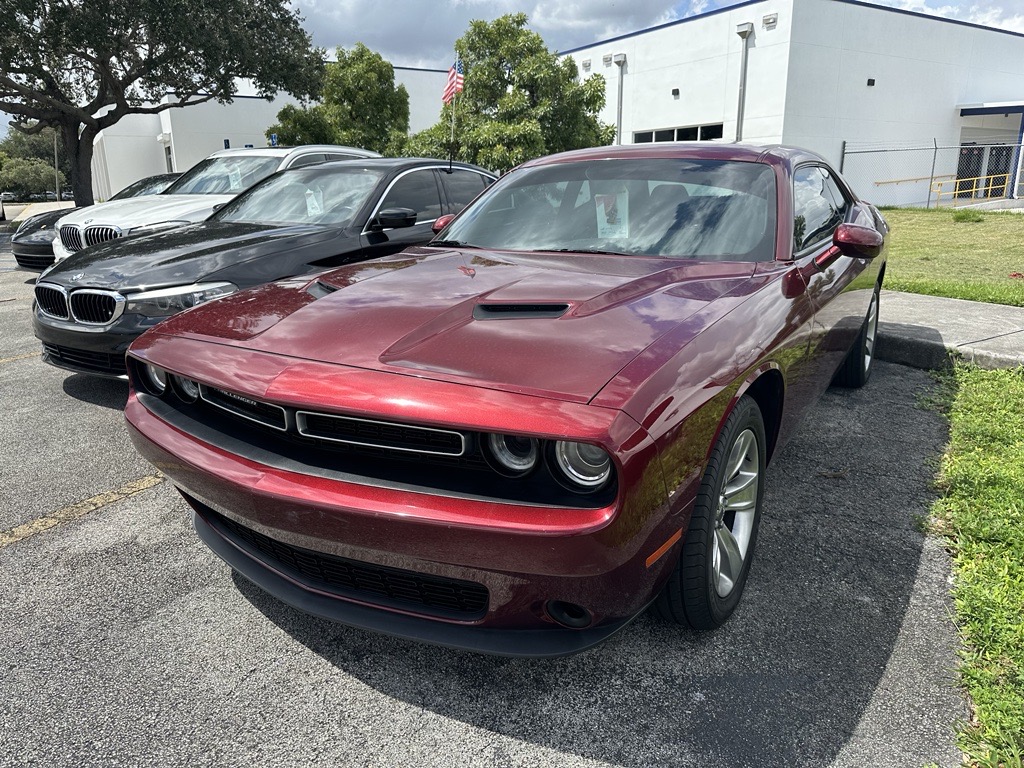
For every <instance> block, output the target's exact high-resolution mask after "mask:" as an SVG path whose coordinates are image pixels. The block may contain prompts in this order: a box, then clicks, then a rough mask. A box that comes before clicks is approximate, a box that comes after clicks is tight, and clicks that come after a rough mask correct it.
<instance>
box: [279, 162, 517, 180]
mask: <svg viewBox="0 0 1024 768" xmlns="http://www.w3.org/2000/svg"><path fill="white" fill-rule="evenodd" d="M354 164H355V165H359V166H360V167H362V168H373V169H379V170H382V171H389V170H393V169H402V168H418V167H421V166H430V167H433V166H437V167H443V168H447V167H448V166H449V165H450V166H451V167H452V168H459V169H461V170H465V171H477V172H478V173H486V174H487V175H488V176H494V177H497V175H498V174H496V173H494V172H493V171H488V170H487V169H486V168H481V167H480V166H478V165H473V164H472V163H460V162H449V161H448V160H440V159H438V158H430V157H369V158H351V159H349V160H329V161H328V162H326V163H318V164H317V165H304V166H301V167H300V168H291V169H289V170H316V169H318V168H319V169H327V168H332V167H344V166H350V165H354Z"/></svg>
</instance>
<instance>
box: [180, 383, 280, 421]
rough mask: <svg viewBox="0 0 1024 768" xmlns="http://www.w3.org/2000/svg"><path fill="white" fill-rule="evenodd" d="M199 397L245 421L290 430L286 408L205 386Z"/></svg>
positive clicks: (202, 387)
mask: <svg viewBox="0 0 1024 768" xmlns="http://www.w3.org/2000/svg"><path fill="white" fill-rule="evenodd" d="M199 396H200V397H202V398H203V400H205V401H206V402H207V403H209V404H210V405H212V406H215V407H217V408H220V409H221V410H225V411H227V412H228V413H231V414H234V415H235V416H241V417H242V418H243V419H248V420H249V421H255V422H257V423H259V424H263V425H265V426H268V427H272V428H273V429H277V430H280V431H282V432H283V431H285V430H286V429H287V428H288V416H287V413H286V412H285V410H284V408H282V407H281V406H279V405H271V404H270V403H261V402H258V401H256V400H251V399H249V398H248V397H243V396H242V395H236V394H235V393H234V392H228V391H227V390H224V389H217V388H216V387H208V386H206V385H205V384H201V385H200V386H199Z"/></svg>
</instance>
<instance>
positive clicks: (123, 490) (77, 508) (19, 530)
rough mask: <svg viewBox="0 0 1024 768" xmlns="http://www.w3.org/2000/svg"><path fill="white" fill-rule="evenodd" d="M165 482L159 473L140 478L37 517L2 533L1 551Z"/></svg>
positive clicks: (0, 534) (0, 538)
mask: <svg viewBox="0 0 1024 768" xmlns="http://www.w3.org/2000/svg"><path fill="white" fill-rule="evenodd" d="M163 481H164V475H163V474H161V473H159V472H158V473H157V474H155V475H147V476H146V477H140V478H139V479H138V480H133V481H132V482H130V483H127V484H126V485H122V486H121V487H120V488H117V489H115V490H113V491H107V492H106V493H100V494H97V495H96V496H93V497H92V498H90V499H86V500H85V501H79V502H78V503H77V504H72V505H71V506H70V507H64V508H63V509H58V510H57V511H56V512H51V513H50V514H48V515H43V516H42V517H37V518H36V519H35V520H32V521H30V522H27V523H24V524H23V525H19V526H18V527H16V528H11V529H10V530H9V531H0V549H3V548H4V547H6V546H9V545H11V544H14V543H15V542H18V541H22V540H23V539H27V538H29V537H30V536H35V535H36V534H37V533H42V532H43V531H47V530H49V529H50V528H53V527H54V526H57V525H60V524H61V523H68V522H71V521H72V520H77V519H78V518H80V517H84V516H85V515H87V514H89V513H90V512H95V511H96V510H97V509H100V508H101V507H105V506H107V505H108V504H113V503H114V502H115V501H121V499H126V498H128V497H129V496H134V495H135V494H136V493H141V492H142V491H145V490H146V489H148V488H152V487H153V486H154V485H159V484H160V483H162V482H163Z"/></svg>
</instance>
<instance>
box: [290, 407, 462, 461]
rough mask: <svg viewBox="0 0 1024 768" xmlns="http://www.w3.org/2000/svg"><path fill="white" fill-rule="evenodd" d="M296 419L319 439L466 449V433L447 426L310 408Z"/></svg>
mask: <svg viewBox="0 0 1024 768" xmlns="http://www.w3.org/2000/svg"><path fill="white" fill-rule="evenodd" d="M295 421H296V427H297V429H298V432H299V434H300V435H302V436H303V437H312V438H315V439H318V440H329V441H332V442H338V443H347V444H348V445H359V446H365V447H368V448H387V449H390V450H394V451H408V452H411V453H431V454H437V455H441V456H462V455H463V454H464V453H465V452H466V438H465V437H464V436H463V435H462V433H460V432H454V431H451V430H447V429H433V428H430V427H416V426H411V425H408V424H395V423H393V422H387V421H374V420H372V419H358V418H353V417H351V416H334V415H332V414H326V413H311V412H309V411H298V412H297V413H296V414H295Z"/></svg>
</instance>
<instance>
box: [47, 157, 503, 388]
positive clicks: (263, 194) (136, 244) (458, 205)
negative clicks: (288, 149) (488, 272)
mask: <svg viewBox="0 0 1024 768" xmlns="http://www.w3.org/2000/svg"><path fill="white" fill-rule="evenodd" d="M494 179H495V176H494V175H493V174H492V173H490V172H489V171H486V170H484V169H483V168H478V167H476V166H472V165H467V164H463V163H448V162H446V161H440V160H427V159H408V158H403V159H390V158H379V159H378V158H373V159H360V160H344V161H340V162H333V163H325V164H323V165H314V166H307V167H304V168H295V169H292V170H287V171H281V172H279V173H276V174H274V175H273V176H270V177H269V178H267V179H265V180H263V181H262V182H260V183H258V184H256V185H255V186H253V187H252V188H250V189H249V190H248V191H246V192H244V193H242V194H241V195H239V196H238V197H236V198H234V199H233V200H232V201H231V202H229V203H227V204H226V205H225V206H224V207H223V208H221V209H220V210H218V211H216V212H214V214H213V215H212V216H210V218H208V219H206V220H205V221H202V222H199V223H197V224H192V225H189V226H185V227H181V228H179V229H174V230H169V231H163V232H154V233H152V234H148V235H147V234H141V235H139V236H132V237H127V238H122V239H118V240H112V241H109V242H106V243H101V244H99V245H95V246H93V247H91V248H86V249H84V250H82V251H79V252H77V253H75V254H74V255H72V256H71V257H70V258H68V259H66V260H64V261H62V262H60V263H58V264H57V265H55V266H54V267H51V268H50V269H48V270H47V271H45V272H43V274H42V275H40V276H39V280H38V281H37V282H36V288H35V301H34V302H33V307H32V312H33V320H32V325H33V330H34V332H35V335H36V337H37V338H38V339H39V340H40V341H42V342H43V360H44V361H45V362H47V363H50V364H51V365H55V366H57V367H59V368H65V369H68V370H72V371H75V372H78V373H87V374H94V375H98V376H123V375H124V374H125V362H124V355H125V350H127V348H128V345H129V344H130V343H131V342H132V341H133V340H134V339H135V338H136V337H137V336H139V335H140V334H141V333H142V332H143V331H145V330H147V329H148V328H151V327H152V326H154V325H156V324H157V323H158V322H160V321H161V320H163V319H165V318H167V317H169V316H171V315H174V314H176V313H178V312H181V311H183V310H186V309H189V308H191V307H194V306H196V305H198V304H202V303H204V302H206V301H210V300H212V299H217V298H220V297H222V296H226V295H228V294H231V293H234V292H235V291H237V290H239V289H242V288H250V287H253V286H256V285H260V284H263V283H267V282H271V281H273V280H280V279H283V278H287V277H292V276H295V275H303V274H310V273H314V272H318V271H322V270H325V269H329V268H333V267H337V266H339V265H342V264H347V263H349V262H353V261H361V260H363V259H369V258H374V257H378V256H386V255H389V254H391V253H397V252H398V251H401V250H402V249H404V248H407V247H408V246H411V245H420V244H423V243H426V242H427V241H428V240H430V238H431V237H432V236H433V234H434V233H433V231H432V226H431V225H432V224H433V223H434V221H435V220H437V219H438V218H440V217H441V216H444V215H446V214H452V213H458V212H459V211H461V210H462V209H463V208H464V207H465V206H466V205H467V204H468V203H469V202H470V201H471V200H472V199H473V198H474V197H476V196H477V194H479V193H480V192H482V191H483V190H484V189H485V188H486V187H487V186H488V185H489V184H490V183H491V182H492V181H494Z"/></svg>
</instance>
